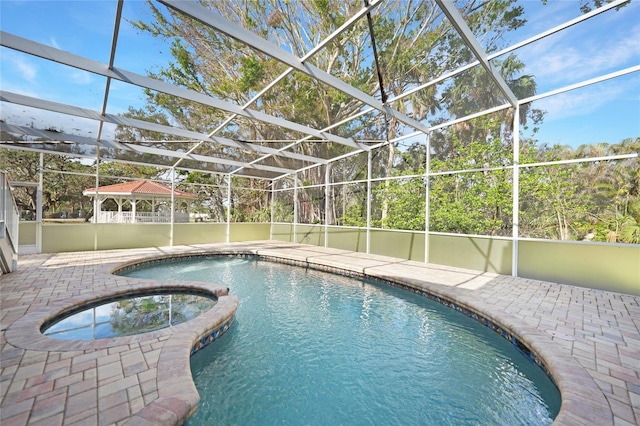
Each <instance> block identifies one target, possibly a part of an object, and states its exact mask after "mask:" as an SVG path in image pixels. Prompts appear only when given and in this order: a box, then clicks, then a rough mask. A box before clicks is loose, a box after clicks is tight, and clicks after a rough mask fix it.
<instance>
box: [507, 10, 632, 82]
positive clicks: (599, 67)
mask: <svg viewBox="0 0 640 426" xmlns="http://www.w3.org/2000/svg"><path fill="white" fill-rule="evenodd" d="M609 13H613V15H612V16H611V17H609V18H610V19H609V20H606V21H604V22H591V21H593V20H596V19H598V18H600V17H596V18H592V20H590V21H587V22H585V23H582V24H581V25H578V26H576V27H572V28H569V29H567V30H565V31H563V32H561V33H558V34H554V35H551V36H549V37H546V38H545V39H542V40H539V41H538V42H536V43H534V44H532V45H530V46H527V47H524V48H522V49H521V51H519V52H518V56H519V57H520V59H521V60H522V61H523V62H524V63H525V64H526V65H527V71H526V72H527V73H529V74H533V75H534V76H535V77H536V80H537V81H538V82H539V83H541V86H545V87H547V86H549V87H551V88H557V87H560V86H562V85H567V84H572V83H576V82H578V81H582V80H585V79H588V78H591V77H593V76H594V72H604V71H614V70H619V69H623V68H626V67H628V66H631V65H634V64H637V63H638V59H639V58H640V43H638V42H637V40H639V39H640V25H639V24H637V23H635V20H633V19H632V15H633V13H632V11H625V10H621V11H619V12H609ZM615 13H620V14H625V15H615ZM614 18H616V20H615V21H613V22H611V20H613V19H614ZM614 22H615V23H614ZM595 24H599V25H595ZM622 24H625V25H622ZM542 90H548V89H542Z"/></svg>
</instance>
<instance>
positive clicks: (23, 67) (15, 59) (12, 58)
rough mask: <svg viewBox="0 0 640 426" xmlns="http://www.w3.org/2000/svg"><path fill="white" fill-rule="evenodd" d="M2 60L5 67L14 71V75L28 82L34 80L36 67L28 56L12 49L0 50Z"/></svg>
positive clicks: (36, 71) (36, 74) (36, 73)
mask: <svg viewBox="0 0 640 426" xmlns="http://www.w3.org/2000/svg"><path fill="white" fill-rule="evenodd" d="M2 62H3V65H4V66H5V67H8V68H9V69H11V70H14V71H15V74H14V75H16V76H18V77H20V78H22V79H24V80H26V81H28V82H29V83H34V82H35V81H36V78H37V76H38V68H37V66H36V65H34V64H33V62H32V61H31V60H30V59H29V58H28V57H26V56H24V55H21V54H17V53H16V52H13V51H4V52H2ZM12 74H13V73H12ZM3 80H6V76H3ZM3 86H4V82H3Z"/></svg>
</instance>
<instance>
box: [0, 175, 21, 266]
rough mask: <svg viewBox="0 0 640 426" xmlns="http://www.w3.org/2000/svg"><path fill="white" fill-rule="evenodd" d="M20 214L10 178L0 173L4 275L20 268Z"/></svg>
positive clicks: (0, 239)
mask: <svg viewBox="0 0 640 426" xmlns="http://www.w3.org/2000/svg"><path fill="white" fill-rule="evenodd" d="M19 222H20V213H19V211H18V206H17V205H16V202H15V200H14V198H13V194H12V193H11V187H10V186H9V178H8V176H7V174H6V173H5V172H0V267H1V269H2V273H8V272H11V271H14V270H15V269H17V267H18V224H19Z"/></svg>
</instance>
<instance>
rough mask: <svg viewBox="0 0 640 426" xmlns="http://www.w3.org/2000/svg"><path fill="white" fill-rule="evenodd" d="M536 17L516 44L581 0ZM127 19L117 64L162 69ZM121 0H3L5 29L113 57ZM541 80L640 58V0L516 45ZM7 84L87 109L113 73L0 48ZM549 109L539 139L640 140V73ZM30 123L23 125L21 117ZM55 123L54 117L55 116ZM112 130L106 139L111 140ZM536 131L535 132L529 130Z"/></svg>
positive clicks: (586, 75) (124, 96)
mask: <svg viewBox="0 0 640 426" xmlns="http://www.w3.org/2000/svg"><path fill="white" fill-rule="evenodd" d="M520 3H521V4H522V6H523V7H524V9H525V13H526V17H527V19H528V24H527V25H526V26H525V27H524V28H521V29H519V30H517V31H514V32H512V33H510V34H509V40H508V41H507V42H508V43H515V42H518V41H521V40H524V39H526V38H528V37H531V36H533V35H535V34H537V33H540V32H542V31H545V30H548V29H550V28H552V27H554V26H556V25H559V24H561V23H563V22H565V21H567V20H570V19H573V18H575V17H577V16H580V15H581V12H580V10H579V6H580V1H577V0H575V1H574V0H549V1H548V3H547V5H543V4H542V1H541V0H524V1H520ZM124 5H125V10H124V17H125V20H124V21H123V22H122V24H121V32H120V36H119V39H118V46H119V48H118V51H117V55H116V58H115V59H116V66H117V67H120V68H124V69H127V70H130V71H134V72H137V73H140V74H146V73H147V72H148V71H153V70H157V68H156V67H155V66H156V64H162V63H163V62H164V63H166V61H168V60H169V55H168V50H169V46H168V42H166V41H162V40H157V39H153V38H150V37H148V36H146V35H144V34H141V33H139V32H138V31H137V30H136V29H135V28H133V27H132V26H131V25H130V24H129V23H128V21H127V20H137V19H141V20H149V12H148V11H147V10H146V8H145V3H144V2H143V1H141V0H125V2H124ZM115 10H116V1H115V0H86V1H80V0H77V1H62V0H48V1H31V0H1V1H0V27H1V29H2V30H3V31H6V32H9V33H12V34H15V35H18V36H22V37H26V38H30V39H33V40H35V41H37V42H40V43H43V44H47V45H50V46H54V47H56V48H59V49H62V50H67V51H70V52H72V53H75V54H78V55H82V56H86V57H88V58H90V59H93V60H96V61H99V62H102V63H107V62H108V61H109V52H110V46H111V41H112V34H113V27H114V16H115ZM515 53H516V54H517V55H518V56H519V58H520V59H521V60H522V61H523V62H524V63H525V64H526V66H527V68H526V70H525V73H526V74H531V75H533V76H534V77H535V79H536V82H537V84H538V90H537V92H538V93H546V92H548V91H551V90H555V89H558V88H561V87H564V86H567V85H571V84H575V83H579V82H581V81H584V80H588V79H591V78H593V77H596V76H598V75H600V74H603V73H605V74H606V73H610V72H615V71H619V70H623V69H626V68H629V67H634V66H636V67H637V66H639V65H640V2H638V1H632V2H631V3H629V5H628V6H626V7H624V8H622V9H620V10H619V11H615V10H611V11H608V12H605V13H603V14H601V15H599V16H597V17H594V18H592V19H590V20H588V21H587V22H584V23H581V24H579V25H575V26H573V27H571V28H569V29H568V30H566V31H564V32H562V33H561V34H555V35H552V36H549V37H547V38H545V39H543V40H541V41H539V42H536V43H535V44H532V45H529V46H526V47H523V48H521V49H518V50H517V51H516V52H515ZM0 61H1V65H2V66H1V67H0V88H1V89H2V90H6V91H10V92H15V93H19V94H25V95H28V96H33V97H39V98H43V99H47V100H52V101H56V102H62V103H70V104H72V105H76V106H79V107H83V108H89V109H93V110H98V111H99V110H100V109H101V108H102V102H103V97H104V90H105V83H106V82H105V79H104V78H103V77H99V76H96V75H93V74H89V73H86V72H83V71H79V70H73V69H69V68H66V67H62V66H61V65H57V64H51V63H48V62H47V61H44V60H41V59H39V58H35V57H31V56H28V55H25V54H22V53H20V52H16V51H13V50H10V49H7V48H0ZM143 98H144V97H143V94H142V91H141V90H140V89H138V88H135V87H131V86H128V85H126V84H124V83H120V82H112V87H111V91H110V95H109V103H108V112H109V113H112V114H117V113H122V112H125V111H126V110H127V108H128V107H129V106H134V107H140V106H141V105H142V102H143ZM532 106H533V108H537V109H541V110H544V111H545V112H546V113H545V120H544V122H543V124H542V126H541V127H540V130H539V132H538V133H537V135H536V136H535V137H536V138H537V139H538V140H539V141H541V142H546V143H549V144H555V143H560V144H563V145H571V146H574V147H577V146H579V145H581V144H585V143H598V142H609V143H616V142H620V141H621V140H622V139H625V138H630V137H640V72H637V71H636V72H633V73H631V74H628V75H626V76H624V77H620V78H617V79H614V80H610V81H607V82H603V83H599V84H595V85H591V86H588V87H585V88H582V89H577V90H573V91H571V92H567V93H564V94H562V95H557V96H553V97H549V98H545V99H541V100H538V101H536V102H534V103H533V105H532ZM0 115H1V116H2V119H3V120H5V121H7V122H12V123H16V124H23V125H25V124H26V125H29V123H32V124H33V125H34V126H36V127H38V126H50V125H51V124H47V123H55V125H56V126H58V127H60V129H61V130H64V131H65V132H67V133H76V134H78V133H79V134H85V135H94V136H95V135H96V134H97V125H96V124H95V122H85V121H84V120H81V119H78V118H75V119H72V120H73V121H70V119H69V118H66V117H65V118H63V117H60V116H57V115H55V114H42V113H41V112H40V111H34V110H29V109H28V108H23V107H20V106H15V105H10V104H7V103H1V104H0ZM20 120H22V121H23V122H19V121H20ZM52 120H53V121H52ZM112 132H113V128H112V127H109V126H108V127H107V129H106V131H105V133H104V134H103V136H105V137H109V136H110V135H111V134H112ZM525 136H530V130H528V131H525Z"/></svg>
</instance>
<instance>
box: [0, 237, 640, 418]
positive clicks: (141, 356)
mask: <svg viewBox="0 0 640 426" xmlns="http://www.w3.org/2000/svg"><path fill="white" fill-rule="evenodd" d="M211 251H214V252H215V251H219V252H249V253H256V254H260V255H264V256H271V257H276V258H281V259H289V260H295V261H299V262H303V263H304V262H306V263H308V264H313V265H321V266H323V267H325V268H328V269H332V268H336V269H343V270H348V271H353V272H358V273H363V274H367V275H370V276H374V277H379V278H384V279H387V280H390V281H396V282H400V283H403V284H405V285H409V286H412V287H414V288H416V289H421V290H425V291H428V292H429V293H432V294H436V295H438V296H442V297H443V298H446V299H447V300H452V301H455V302H456V303H458V304H460V305H463V306H467V307H470V308H472V309H473V310H475V311H476V312H482V313H483V314H484V315H486V316H487V317H489V318H491V319H493V320H495V321H496V322H497V323H499V324H501V325H502V326H503V327H505V328H507V329H508V330H509V331H510V332H513V333H514V334H515V335H517V336H518V337H519V338H520V340H522V341H523V342H524V343H526V344H527V345H528V346H530V349H532V351H533V352H534V353H536V354H537V355H539V356H540V358H542V359H543V360H544V362H545V364H546V365H547V367H548V368H549V369H550V370H551V372H552V376H553V378H554V380H555V381H556V383H557V385H558V387H559V388H560V390H561V392H562V397H563V405H562V410H561V414H560V415H559V416H558V418H557V419H556V423H558V424H598V425H600V424H602V425H605V424H611V425H639V424H640V297H638V296H633V295H626V294H620V293H612V292H606V291H600V290H593V289H588V288H582V287H576V286H569V285H561V284H555V283H548V282H542V281H536V280H528V279H522V278H514V277H510V276H501V275H496V274H491V273H482V272H478V271H470V270H464V269H459V268H452V267H446V266H440V265H427V264H423V263H419V262H412V261H406V260H402V259H395V258H388V257H382V256H375V255H367V254H362V253H353V252H348V251H344V250H338V249H331V248H322V247H316V246H308V245H301V244H291V243H285V242H278V241H258V242H247V243H235V244H207V245H195V246H176V247H163V248H144V249H129V250H109V251H92V252H75V253H58V254H39V255H26V256H20V258H19V264H18V270H17V271H16V272H13V273H11V274H6V275H2V276H0V303H1V305H0V306H1V318H0V326H1V329H2V337H1V338H0V345H1V349H0V350H1V352H0V398H1V403H0V423H1V424H2V425H3V426H9V425H26V424H29V425H36V424H43V425H56V424H69V425H71V424H89V425H109V424H130V425H131V424H132V425H137V424H140V425H151V424H171V425H172V424H180V423H183V422H184V421H185V419H186V418H187V417H188V416H189V415H190V413H192V412H193V411H194V410H195V409H196V406H197V402H198V395H197V391H196V390H195V386H194V385H193V382H192V381H191V378H190V373H189V367H188V363H189V352H190V349H191V345H192V344H193V342H194V341H195V340H196V339H197V338H198V337H200V336H199V335H198V333H200V332H201V331H200V332H198V331H193V328H194V327H193V324H189V323H191V321H190V322H189V323H185V324H187V325H186V326H185V327H182V328H181V327H180V326H178V327H174V328H173V329H172V330H169V331H165V332H158V333H146V334H143V335H140V336H136V337H129V338H114V339H104V340H100V341H93V342H84V343H82V342H81V343H74V342H76V341H57V340H54V339H49V338H46V337H43V336H42V335H39V333H38V332H37V329H38V328H39V325H40V323H38V321H42V318H43V315H45V314H46V315H49V314H50V313H51V312H54V311H55V310H56V309H58V310H59V309H60V308H61V307H64V306H65V303H70V301H73V302H74V303H77V302H78V301H82V300H91V299H92V298H96V297H98V296H104V295H106V294H109V293H110V292H114V291H123V290H126V289H135V288H146V287H149V285H150V284H149V282H148V281H146V280H141V279H132V278H127V277H119V276H114V275H112V274H111V273H110V271H111V270H112V269H113V268H114V267H116V266H117V265H120V264H122V263H124V262H131V261H133V260H135V259H139V258H140V259H141V258H146V257H158V256H169V255H177V254H184V253H187V252H194V253H201V252H211ZM191 284H192V285H194V286H196V287H198V286H200V287H202V288H205V287H207V285H205V284H202V283H199V284H198V283H191ZM154 285H159V284H158V283H154ZM638 285H639V286H640V277H639V278H638ZM209 287H215V286H209ZM214 290H215V291H220V289H219V288H216V289H214ZM212 291H213V290H212ZM231 293H233V289H231ZM221 294H222V295H224V293H221ZM234 297H235V296H229V297H221V298H220V300H223V299H225V304H226V305H225V306H226V307H227V308H228V309H230V310H233V309H235V306H237V298H235V299H234ZM225 309H226V308H225ZM226 315H228V314H226ZM224 320H226V317H225V316H224V315H223V314H220V313H217V314H212V316H211V315H210V316H209V317H207V318H204V319H203V320H200V321H201V322H203V321H213V322H216V323H221V322H222V321H224ZM204 327H205V328H206V326H204ZM34 330H35V332H34ZM587 419H588V423H585V421H586V420H587Z"/></svg>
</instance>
